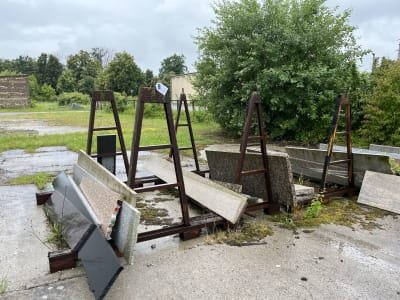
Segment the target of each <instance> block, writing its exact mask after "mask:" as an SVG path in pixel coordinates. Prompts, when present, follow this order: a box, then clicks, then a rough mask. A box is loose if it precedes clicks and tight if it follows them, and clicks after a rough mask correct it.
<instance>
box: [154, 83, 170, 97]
mask: <svg viewBox="0 0 400 300" xmlns="http://www.w3.org/2000/svg"><path fill="white" fill-rule="evenodd" d="M156 90H157V92H159V93H160V94H162V95H163V96H165V95H166V94H167V92H168V87H166V86H165V85H163V84H162V83H161V82H157V83H156Z"/></svg>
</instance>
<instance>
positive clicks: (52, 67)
mask: <svg viewBox="0 0 400 300" xmlns="http://www.w3.org/2000/svg"><path fill="white" fill-rule="evenodd" d="M62 71H63V65H62V64H61V63H60V61H59V60H58V58H57V57H55V56H54V55H52V54H50V55H47V54H46V53H42V54H41V55H40V56H39V57H38V59H37V70H36V77H37V80H38V82H39V84H40V85H43V84H45V83H47V84H49V85H50V86H51V87H52V88H53V89H56V87H57V81H58V78H59V77H60V75H61V73H62Z"/></svg>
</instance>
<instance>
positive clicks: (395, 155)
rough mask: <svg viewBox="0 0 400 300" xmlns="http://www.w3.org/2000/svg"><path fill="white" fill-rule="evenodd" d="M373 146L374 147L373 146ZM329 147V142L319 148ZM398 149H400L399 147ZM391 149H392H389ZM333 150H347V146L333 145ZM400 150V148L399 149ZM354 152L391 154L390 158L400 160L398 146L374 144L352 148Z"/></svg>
mask: <svg viewBox="0 0 400 300" xmlns="http://www.w3.org/2000/svg"><path fill="white" fill-rule="evenodd" d="M371 146H372V148H371ZM327 148H328V145H327V144H319V149H322V150H326V149H327ZM397 149H400V148H398V147H397ZM386 150H387V151H386ZM389 150H390V151H389ZM333 151H335V152H347V149H346V147H343V146H337V145H334V146H333ZM398 151H399V152H400V150H398ZM352 152H353V154H373V155H383V156H389V157H390V158H393V159H397V160H400V153H396V147H390V146H381V145H373V144H371V145H370V146H369V149H363V148H354V147H353V148H352Z"/></svg>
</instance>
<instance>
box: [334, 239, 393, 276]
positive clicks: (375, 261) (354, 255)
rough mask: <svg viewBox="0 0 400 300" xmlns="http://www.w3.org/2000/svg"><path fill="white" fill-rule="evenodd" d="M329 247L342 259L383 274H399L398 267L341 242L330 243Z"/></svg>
mask: <svg viewBox="0 0 400 300" xmlns="http://www.w3.org/2000/svg"><path fill="white" fill-rule="evenodd" d="M330 245H331V246H332V247H334V248H335V249H337V251H338V255H339V257H340V258H343V259H351V260H353V261H356V262H357V263H360V264H363V265H366V266H368V267H371V268H375V269H381V270H382V271H384V272H397V273H398V272H400V268H399V266H398V265H395V264H391V263H390V262H389V261H388V260H383V259H381V258H377V257H375V256H372V255H369V254H367V253H364V252H362V251H361V250H360V249H359V248H357V247H354V246H353V245H351V244H347V243H344V242H342V241H332V242H330Z"/></svg>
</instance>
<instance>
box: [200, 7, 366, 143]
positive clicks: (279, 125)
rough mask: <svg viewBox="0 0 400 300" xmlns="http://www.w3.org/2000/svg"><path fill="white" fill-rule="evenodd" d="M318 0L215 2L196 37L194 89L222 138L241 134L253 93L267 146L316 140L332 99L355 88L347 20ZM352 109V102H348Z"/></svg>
mask: <svg viewBox="0 0 400 300" xmlns="http://www.w3.org/2000/svg"><path fill="white" fill-rule="evenodd" d="M324 2H325V1H322V0H302V1H297V0H288V1H272V0H264V1H258V0H240V1H220V2H218V4H217V5H216V6H215V13H216V16H217V17H216V20H215V21H214V27H210V28H204V29H203V30H201V31H200V35H199V36H198V37H197V44H198V46H199V50H200V60H199V61H198V63H197V71H198V72H197V76H196V79H195V87H196V89H197V91H198V92H199V94H200V95H201V96H202V97H203V99H209V100H210V107H209V108H210V109H211V111H212V113H213V115H214V117H215V119H216V121H217V122H218V123H219V124H220V125H221V127H222V129H223V130H225V131H226V132H227V133H229V134H231V135H234V136H239V135H241V133H242V128H243V123H244V120H245V111H246V106H247V103H248V100H249V97H250V95H251V93H252V91H254V90H257V91H259V92H260V94H261V98H262V101H263V103H262V106H263V110H264V116H265V123H266V126H267V130H268V132H269V134H270V136H271V137H272V138H276V139H282V138H285V139H297V140H303V141H305V140H308V141H311V142H314V141H318V140H321V138H323V137H326V136H327V135H328V132H329V125H330V121H331V118H332V111H333V108H334V105H335V98H336V95H337V94H338V93H340V92H342V91H343V90H348V89H350V88H352V90H353V89H354V88H355V87H357V83H358V79H359V72H358V71H357V69H356V68H355V62H356V61H357V59H359V58H361V57H362V56H363V55H364V54H365V53H366V52H365V51H362V50H361V49H360V47H359V46H358V45H357V44H356V41H355V38H354V36H353V32H354V27H352V26H350V25H349V24H348V19H349V16H350V13H349V12H348V11H345V12H343V13H339V12H337V11H332V10H330V9H329V8H327V6H326V5H325V4H324ZM353 103H354V101H353Z"/></svg>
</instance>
